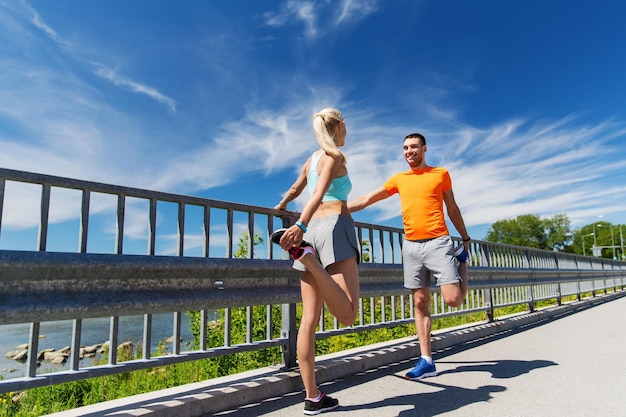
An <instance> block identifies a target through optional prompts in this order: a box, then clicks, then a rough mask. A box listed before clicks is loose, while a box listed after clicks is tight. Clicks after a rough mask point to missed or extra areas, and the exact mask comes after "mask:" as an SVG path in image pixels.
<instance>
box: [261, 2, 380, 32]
mask: <svg viewBox="0 0 626 417" xmlns="http://www.w3.org/2000/svg"><path fill="white" fill-rule="evenodd" d="M379 2H380V0H341V1H329V0H317V1H297V0H288V1H286V2H285V3H283V5H282V6H281V7H280V10H278V11H272V12H267V13H266V14H265V24H266V25H268V26H274V27H282V26H286V25H291V24H294V23H295V22H297V23H302V24H304V28H305V29H304V34H305V36H306V37H307V38H309V39H312V38H316V37H319V36H322V35H324V34H326V33H328V32H330V31H332V30H334V29H336V28H337V27H338V26H340V25H342V24H347V23H350V22H354V21H358V20H360V19H362V18H363V17H365V16H368V15H370V14H372V13H374V12H376V10H377V9H378V4H379Z"/></svg>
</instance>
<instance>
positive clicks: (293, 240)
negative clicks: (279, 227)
mask: <svg viewBox="0 0 626 417" xmlns="http://www.w3.org/2000/svg"><path fill="white" fill-rule="evenodd" d="M303 237H304V232H303V231H302V229H301V228H300V227H298V226H297V225H295V224H294V225H293V226H291V227H289V228H288V229H287V231H286V232H285V233H283V236H282V237H281V238H280V247H281V248H283V249H284V250H287V251H288V250H289V249H291V248H293V247H297V246H300V243H301V242H302V238H303Z"/></svg>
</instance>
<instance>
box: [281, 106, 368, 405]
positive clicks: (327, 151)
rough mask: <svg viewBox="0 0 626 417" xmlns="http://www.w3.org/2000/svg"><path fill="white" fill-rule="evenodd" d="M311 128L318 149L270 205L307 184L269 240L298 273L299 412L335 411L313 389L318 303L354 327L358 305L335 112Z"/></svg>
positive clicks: (341, 124)
mask: <svg viewBox="0 0 626 417" xmlns="http://www.w3.org/2000/svg"><path fill="white" fill-rule="evenodd" d="M313 130H314V131H315V136H316V137H317V142H318V143H319V145H320V148H321V149H318V150H317V151H315V152H314V153H313V155H312V156H311V157H309V159H308V160H307V161H306V163H305V164H304V165H303V167H302V169H301V171H300V175H299V176H298V179H297V180H296V181H295V182H294V183H293V185H292V186H291V187H290V188H289V190H288V191H287V193H286V194H285V196H284V197H283V199H282V200H281V201H280V203H278V205H277V206H276V207H275V208H276V209H280V210H286V208H287V204H288V203H289V202H290V201H292V200H294V199H295V198H296V197H298V196H299V195H300V193H301V192H302V191H303V190H304V188H305V187H306V186H308V189H309V193H310V198H309V200H308V202H307V203H306V205H305V206H304V209H303V210H302V213H301V214H300V218H299V219H298V221H297V222H296V223H295V224H294V225H292V226H291V227H289V228H288V229H281V230H277V231H276V232H274V233H273V234H272V241H274V242H275V243H278V244H279V245H280V246H281V247H282V248H283V249H285V250H287V251H289V253H290V255H291V257H292V258H293V259H294V264H293V267H294V268H295V269H297V270H299V271H301V284H300V286H301V292H302V320H301V323H300V328H299V331H298V344H297V353H298V364H299V367H300V375H301V377H302V382H303V383H304V388H305V391H306V398H305V402H304V414H308V415H314V414H319V413H321V412H324V411H329V410H333V409H335V408H337V406H338V405H339V403H338V401H337V400H336V399H334V398H331V397H328V396H327V395H325V394H324V393H323V392H321V391H319V390H318V388H317V382H316V380H315V331H316V329H317V325H318V323H319V320H320V314H321V311H322V307H323V304H324V303H326V306H327V307H328V309H329V310H330V312H331V313H332V314H333V315H334V316H335V317H337V319H338V320H339V322H340V323H341V324H343V325H346V326H349V325H351V324H353V323H354V320H355V319H356V315H357V309H358V303H359V276H358V263H359V260H360V247H359V244H358V242H357V239H356V233H355V231H354V222H353V221H352V217H351V215H350V212H349V211H348V206H347V199H348V193H349V192H350V190H351V189H352V184H351V182H350V178H349V177H348V170H347V169H346V158H345V155H344V154H343V152H341V150H340V149H339V147H341V146H343V145H344V143H345V140H346V124H345V121H344V120H343V116H342V115H341V112H339V110H336V109H331V108H326V109H323V110H321V111H320V112H319V113H317V114H315V116H313Z"/></svg>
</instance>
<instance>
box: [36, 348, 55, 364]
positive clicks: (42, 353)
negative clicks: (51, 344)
mask: <svg viewBox="0 0 626 417" xmlns="http://www.w3.org/2000/svg"><path fill="white" fill-rule="evenodd" d="M49 352H54V348H48V349H43V350H42V351H40V352H39V354H37V360H38V361H40V360H42V359H43V357H44V355H45V354H46V353H49Z"/></svg>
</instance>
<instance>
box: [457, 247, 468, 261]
mask: <svg viewBox="0 0 626 417" xmlns="http://www.w3.org/2000/svg"><path fill="white" fill-rule="evenodd" d="M454 256H455V258H456V260H457V261H459V262H461V263H466V262H469V253H467V251H466V250H465V246H464V245H461V246H459V247H458V248H456V249H455V250H454Z"/></svg>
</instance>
